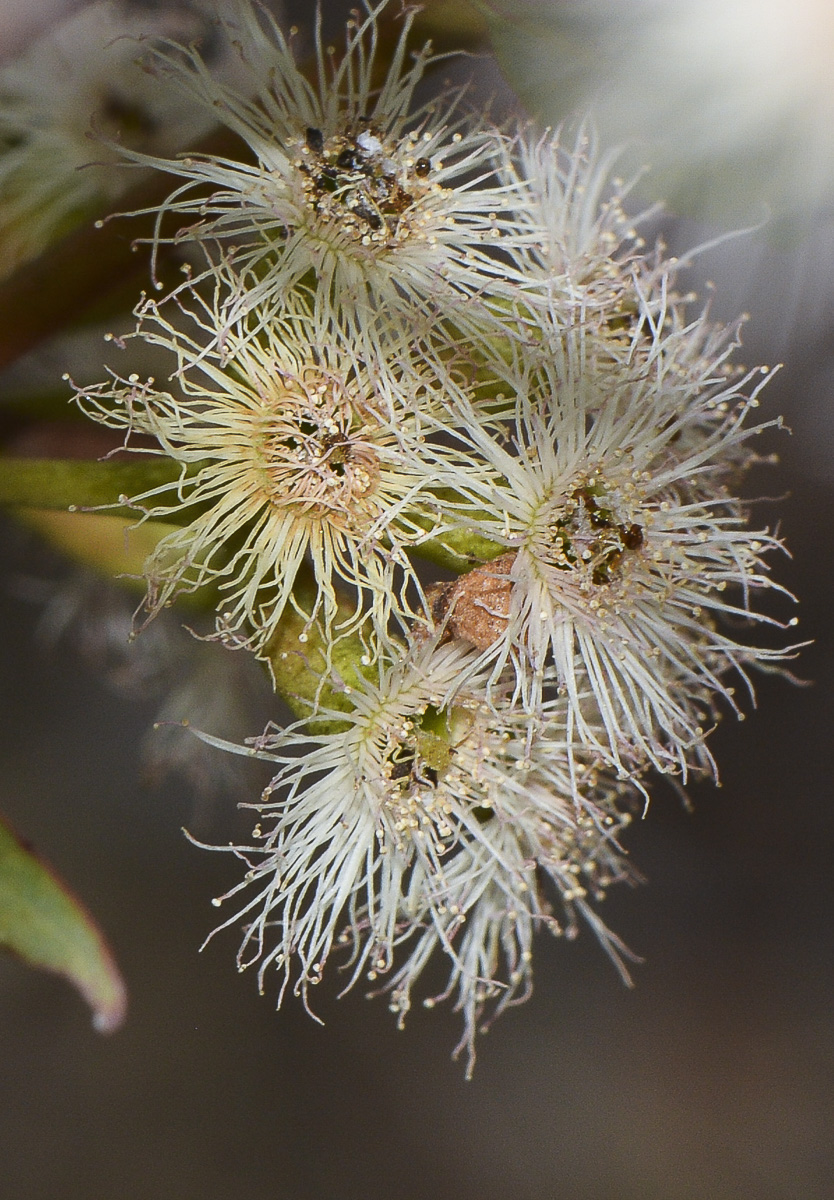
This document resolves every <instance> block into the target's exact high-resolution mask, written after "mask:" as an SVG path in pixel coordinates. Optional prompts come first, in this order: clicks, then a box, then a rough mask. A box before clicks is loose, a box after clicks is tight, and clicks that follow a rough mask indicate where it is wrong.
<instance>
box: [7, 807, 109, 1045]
mask: <svg viewBox="0 0 834 1200" xmlns="http://www.w3.org/2000/svg"><path fill="white" fill-rule="evenodd" d="M0 946H5V947H6V948H7V949H9V950H11V951H13V952H14V953H15V954H18V955H20V957H21V958H22V959H24V961H26V962H27V963H30V964H31V965H32V966H34V967H43V968H44V969H45V970H48V971H55V972H57V973H58V974H59V975H64V976H65V977H66V978H67V979H68V980H69V981H70V982H71V983H72V984H74V985H75V987H77V988H78V990H79V992H80V993H81V995H82V996H83V997H84V999H85V1000H86V1001H87V1003H88V1004H89V1005H90V1007H91V1008H92V1010H93V1025H94V1026H95V1028H96V1029H97V1030H99V1032H101V1033H112V1032H113V1031H114V1030H116V1029H118V1028H119V1026H120V1025H121V1024H122V1022H123V1021H124V1017H125V1010H126V1006H127V993H126V990H125V985H124V982H123V980H122V977H121V975H120V974H119V971H118V968H117V967H116V964H115V962H114V961H113V958H112V956H111V954H110V951H109V950H108V948H107V945H106V943H105V941H104V938H103V937H102V935H101V933H100V932H99V930H98V929H97V927H96V925H95V924H94V922H93V920H92V918H91V917H90V916H89V915H88V914H87V913H86V912H85V911H84V909H83V907H82V906H81V904H80V903H79V902H78V901H77V900H76V899H75V898H74V897H73V896H72V895H71V893H70V892H69V891H68V890H67V888H66V886H65V885H64V884H63V883H62V882H61V881H60V880H59V879H58V878H57V877H56V876H55V875H54V874H53V872H52V871H51V870H50V869H49V867H47V866H46V865H45V864H44V863H43V862H41V861H40V860H39V859H38V858H36V857H35V855H34V854H33V853H32V852H31V851H30V850H28V849H27V848H26V847H25V846H24V845H23V844H22V843H21V842H20V841H18V839H17V838H16V837H15V835H14V834H13V833H12V832H11V830H10V829H9V828H8V827H7V826H6V825H4V824H3V823H2V822H0Z"/></svg>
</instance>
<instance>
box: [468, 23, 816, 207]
mask: <svg viewBox="0 0 834 1200" xmlns="http://www.w3.org/2000/svg"><path fill="white" fill-rule="evenodd" d="M485 7H486V8H487V9H488V10H489V11H490V13H491V14H492V17H493V20H492V28H493V33H494V35H495V47H496V50H497V53H498V55H499V58H500V59H501V62H502V65H503V67H504V69H505V70H506V72H507V75H508V77H509V79H510V82H511V83H512V85H513V86H514V87H515V88H516V89H517V90H518V91H519V93H520V94H521V96H522V97H523V98H524V100H525V101H526V102H527V103H528V105H529V107H530V108H531V109H532V110H533V111H534V112H535V113H536V114H537V115H540V116H542V117H544V118H545V119H547V120H551V121H554V122H555V121H559V120H562V119H564V118H566V117H567V116H569V115H570V114H571V113H572V112H575V111H581V110H582V109H585V108H591V109H592V111H593V113H594V116H595V119H596V120H597V122H598V124H599V127H600V131H601V133H602V136H603V141H604V142H605V143H606V144H611V143H612V142H623V143H626V142H627V143H634V144H636V146H637V159H636V161H638V162H639V163H641V164H642V163H643V162H650V163H651V166H652V177H651V178H652V190H653V192H654V194H657V193H658V192H659V193H660V194H665V195H666V196H667V197H668V198H669V199H670V200H674V201H675V206H679V207H680V208H681V210H682V211H690V212H691V211H714V212H715V213H716V214H718V215H721V216H723V215H731V216H733V217H734V218H736V219H737V218H738V217H740V216H742V215H744V216H746V217H750V216H752V217H754V218H755V217H756V216H757V215H758V216H761V215H763V213H764V211H765V209H764V208H763V204H762V202H765V204H766V205H770V206H772V208H773V209H774V210H776V211H779V212H781V211H803V210H809V209H810V210H814V209H816V208H817V207H818V206H819V205H821V204H823V203H824V202H825V198H826V196H827V195H828V194H829V192H830V191H831V189H832V187H834V6H832V5H831V3H830V0H690V2H689V3H685V4H682V3H679V0H556V2H554V0H521V2H520V3H518V2H517V0H514V2H513V3H512V4H510V2H509V0H488V3H487V4H486V5H485Z"/></svg>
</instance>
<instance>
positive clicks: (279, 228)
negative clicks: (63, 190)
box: [128, 0, 517, 344]
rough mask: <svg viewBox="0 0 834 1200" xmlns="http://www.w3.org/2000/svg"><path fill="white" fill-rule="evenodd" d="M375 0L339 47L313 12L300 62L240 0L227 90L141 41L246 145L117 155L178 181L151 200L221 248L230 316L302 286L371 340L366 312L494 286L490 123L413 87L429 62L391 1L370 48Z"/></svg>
mask: <svg viewBox="0 0 834 1200" xmlns="http://www.w3.org/2000/svg"><path fill="white" fill-rule="evenodd" d="M390 7H391V6H390V5H389V2H388V0H382V3H377V4H372V3H370V2H369V0H365V3H364V4H363V9H364V11H363V12H362V13H361V14H360V13H358V12H357V13H355V14H354V16H353V18H352V19H351V20H350V21H349V22H348V28H347V42H346V46H345V48H344V51H343V52H342V53H337V51H336V50H335V48H333V47H330V46H325V45H323V43H322V32H321V19H320V16H321V15H320V14H319V17H318V19H317V27H316V35H315V45H314V52H313V56H312V59H311V61H310V62H309V63H304V62H303V61H302V62H299V53H300V51H299V49H298V48H297V47H296V45H295V41H296V32H295V31H291V32H290V34H289V35H285V34H284V32H283V31H282V30H281V28H280V27H279V26H278V25H277V24H276V23H275V22H274V20H273V19H272V18H271V17H270V16H269V15H268V14H267V13H266V12H264V11H262V10H260V9H257V10H256V9H255V8H254V7H253V6H251V5H250V4H249V3H248V2H246V0H242V3H240V4H239V5H237V6H236V7H235V10H234V15H233V17H232V19H231V21H230V28H229V38H230V40H231V41H232V42H233V43H234V44H235V45H237V46H238V48H239V53H240V56H241V59H242V63H243V65H244V68H245V69H248V72H249V76H250V78H248V79H247V86H246V87H244V88H242V89H241V88H233V87H230V86H227V85H225V84H224V83H223V82H222V81H220V80H218V79H217V78H216V77H215V76H214V75H213V74H212V72H211V71H210V69H209V68H208V67H207V65H206V64H205V62H204V61H203V59H202V58H201V56H200V52H199V51H198V50H197V49H194V48H192V49H189V50H183V49H182V48H181V47H178V46H175V45H174V46H172V47H171V48H170V49H169V50H164V49H163V50H159V51H156V52H155V60H156V64H157V69H158V70H159V72H160V75H161V76H162V77H163V78H164V79H165V80H166V83H168V84H169V85H170V84H174V85H178V86H179V87H180V88H181V89H182V91H183V94H184V95H185V96H187V98H188V102H189V103H195V102H196V103H198V104H202V105H204V107H205V109H206V111H207V112H209V113H211V115H212V117H213V118H214V119H215V120H219V121H222V122H223V123H224V124H225V125H227V126H228V128H229V129H231V130H232V131H233V132H234V133H236V134H237V135H238V136H239V137H240V138H241V139H242V141H243V142H244V143H245V144H246V146H247V147H248V148H249V150H250V151H251V158H252V160H253V161H250V158H249V156H248V155H247V156H246V157H245V160H244V161H237V160H232V159H228V158H218V157H213V156H203V155H189V156H188V157H180V158H177V159H171V158H162V157H155V156H149V155H146V154H140V153H129V154H128V156H129V157H130V158H131V159H132V160H133V161H134V162H136V163H140V164H146V165H152V166H154V167H157V168H159V169H160V170H163V171H167V172H170V173H172V174H174V175H178V176H180V177H181V178H182V179H184V180H185V182H184V183H183V184H182V185H181V186H180V187H178V188H177V189H176V190H175V191H174V192H173V193H172V195H171V196H170V198H169V199H168V201H167V202H166V204H165V205H164V206H163V209H162V212H163V214H165V213H175V214H176V215H177V216H178V217H179V218H193V222H192V223H191V224H190V225H187V226H186V227H185V228H184V229H182V230H181V232H180V234H179V235H178V240H187V241H192V240H193V241H196V242H198V243H199V244H200V245H201V246H202V247H203V248H204V249H205V251H206V253H207V255H208V258H209V260H210V262H211V264H212V265H211V267H210V268H209V270H212V269H213V268H214V267H215V266H216V264H217V262H218V259H219V258H220V257H223V256H225V257H226V259H227V261H230V262H231V263H232V265H233V267H234V272H235V274H236V281H235V279H232V281H231V288H230V294H229V298H228V303H227V309H228V314H229V319H230V320H233V321H234V320H236V319H238V318H239V317H240V316H241V315H244V314H245V313H246V312H248V311H249V310H250V309H251V308H252V307H253V306H260V307H261V308H262V309H263V310H264V311H265V312H266V313H267V314H270V313H273V312H277V311H278V310H280V309H284V308H286V306H287V305H288V304H292V302H293V295H294V292H295V290H296V289H297V288H298V286H299V285H300V284H302V283H303V284H305V285H309V286H310V287H311V288H312V289H313V290H314V292H315V303H316V304H317V305H318V306H319V307H320V309H321V310H322V311H323V312H325V313H326V314H327V315H328V317H332V316H333V315H334V314H337V315H338V322H337V323H336V324H337V325H338V327H340V328H344V329H345V330H346V336H347V338H348V340H352V339H355V338H357V337H358V338H359V339H360V340H364V341H365V342H366V344H367V343H368V342H370V343H372V344H375V340H376V336H377V333H376V331H375V328H374V325H375V316H376V314H377V313H378V312H379V311H381V310H382V311H385V312H386V313H388V314H390V313H392V312H396V313H398V314H400V316H401V317H403V318H404V319H406V320H408V321H411V322H413V321H415V320H420V321H422V322H424V321H425V317H424V316H422V315H421V314H422V312H423V310H424V309H425V308H426V306H428V307H429V308H430V309H431V312H432V314H433V316H432V320H437V319H438V318H450V317H454V320H455V321H456V322H457V323H458V324H460V323H464V324H468V323H469V322H470V321H471V320H472V319H473V318H474V317H475V316H477V315H479V314H480V316H481V318H482V319H483V316H484V314H485V313H486V312H487V308H486V306H485V305H483V304H481V303H480V302H479V300H478V297H479V296H480V294H481V293H482V292H483V290H484V289H485V288H491V289H495V290H497V291H501V289H502V288H504V287H505V286H506V285H505V277H506V274H507V270H508V266H507V263H506V261H504V262H503V264H502V261H501V260H500V259H499V258H498V257H497V256H496V253H495V251H494V248H495V247H498V248H502V247H504V246H506V245H508V244H512V243H513V241H514V240H515V238H516V236H517V231H516V226H515V222H514V218H513V217H512V215H511V213H510V212H509V206H510V204H511V201H512V197H513V193H514V190H515V185H514V184H512V183H509V182H503V181H502V180H501V179H499V178H498V176H497V174H496V165H497V159H496V153H497V150H498V148H499V146H500V140H501V139H500V135H499V134H498V133H497V131H495V130H494V129H492V128H491V127H490V126H489V124H488V123H485V122H484V120H483V118H482V117H481V118H480V119H479V120H477V121H476V120H475V119H474V118H468V117H466V116H465V115H463V113H462V111H461V109H462V99H463V98H462V94H461V93H460V92H458V93H456V94H449V92H448V89H447V92H446V93H445V94H444V95H443V97H442V98H439V99H437V100H434V101H428V102H422V101H420V100H417V99H415V92H416V90H417V89H418V87H419V85H420V83H421V81H422V80H423V77H424V75H425V73H426V71H427V69H428V68H429V67H430V66H432V65H433V64H434V63H435V62H437V61H438V59H436V58H434V57H433V56H432V54H431V49H430V47H429V46H428V45H427V46H425V47H424V48H423V50H422V51H420V52H418V53H415V54H413V55H412V54H410V53H409V51H408V49H407V40H408V36H409V30H410V27H411V24H412V22H413V18H414V15H415V13H414V11H411V12H409V11H404V12H403V14H402V27H401V31H400V33H399V36H398V40H397V41H396V44H395V46H394V48H393V50H392V51H391V53H390V56H388V54H387V52H386V56H385V57H383V52H382V49H381V46H380V42H381V41H382V40H383V30H382V22H386V23H388V22H390V20H392V18H391V17H390V16H389V14H388V13H386V11H385V10H386V9H389V8H390ZM386 32H387V24H386ZM380 71H382V72H384V74H383V77H382V78H381V79H380V77H379V75H380ZM250 93H251V99H250V98H248V97H249V94H250ZM207 189H208V195H206V190H207ZM220 245H222V246H223V247H224V249H223V252H222V254H220V253H219V251H218V246H220ZM230 246H233V250H232V249H230V248H229V247H230Z"/></svg>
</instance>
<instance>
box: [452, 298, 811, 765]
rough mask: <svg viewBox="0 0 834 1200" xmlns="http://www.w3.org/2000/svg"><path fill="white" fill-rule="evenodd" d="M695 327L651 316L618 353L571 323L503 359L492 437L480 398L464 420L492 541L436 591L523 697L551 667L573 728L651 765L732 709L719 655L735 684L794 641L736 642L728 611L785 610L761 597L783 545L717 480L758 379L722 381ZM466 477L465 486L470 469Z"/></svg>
mask: <svg viewBox="0 0 834 1200" xmlns="http://www.w3.org/2000/svg"><path fill="white" fill-rule="evenodd" d="M704 324H705V322H704V321H703V319H702V320H701V321H697V320H696V321H695V322H693V323H692V324H691V325H690V326H689V327H688V328H687V329H684V330H681V329H680V328H679V327H678V326H677V325H676V323H675V322H674V321H673V322H672V327H671V328H670V330H668V331H666V330H665V329H664V327H663V326H662V325H658V324H657V323H655V322H654V321H653V320H652V321H647V322H646V327H647V328H648V330H649V341H648V343H647V344H644V345H642V346H641V349H640V353H639V354H637V353H636V352H635V354H634V361H633V362H632V363H629V362H628V361H621V362H620V363H619V364H618V366H617V368H616V369H614V368H613V367H612V365H611V363H610V361H608V358H607V355H606V356H603V361H602V363H601V365H600V364H599V363H598V361H597V359H598V357H599V356H598V347H597V346H596V345H595V344H594V343H592V342H586V341H585V340H584V339H583V338H581V337H577V338H575V339H572V338H570V337H566V338H565V339H564V344H563V352H562V355H561V357H557V356H556V355H554V356H552V357H551V358H549V359H544V358H543V356H542V355H541V354H540V352H539V349H538V348H534V350H533V352H532V354H531V355H530V356H529V358H528V359H525V358H524V356H519V357H518V358H517V359H516V368H517V374H516V377H515V382H514V389H515V393H516V402H515V412H514V416H513V419H512V420H511V421H508V422H507V424H506V426H505V428H504V430H503V436H502V437H499V436H496V432H495V428H494V426H493V427H492V428H489V427H487V426H486V425H485V423H484V422H483V421H480V420H479V416H478V413H477V412H476V411H475V410H474V409H470V410H469V411H468V412H467V413H465V414H463V416H462V420H461V422H460V426H461V428H462V429H466V430H467V436H468V438H469V440H470V445H471V447H472V450H473V453H476V454H478V455H480V456H481V457H482V458H483V460H484V462H485V463H487V464H488V467H489V471H488V474H487V476H486V478H488V480H489V482H488V485H486V486H484V487H483V488H482V489H481V490H480V499H481V505H482V516H481V518H480V519H475V520H474V521H473V522H472V524H473V526H474V528H475V530H476V531H477V532H478V533H480V534H481V535H482V536H483V537H485V538H488V539H490V540H492V542H493V543H494V544H495V545H496V547H499V546H500V547H503V548H504V551H505V552H504V553H503V554H502V555H500V556H499V557H497V558H496V559H495V561H494V562H493V563H491V564H486V565H484V566H482V567H479V568H477V569H476V570H475V571H473V572H471V573H470V574H469V575H468V576H463V577H462V578H461V580H460V581H459V582H458V583H457V584H455V585H453V586H447V587H446V588H445V589H444V590H443V592H442V593H441V595H440V596H439V597H438V596H435V597H434V611H435V617H436V619H438V620H442V621H444V622H445V623H446V624H447V626H448V629H449V631H450V632H451V633H452V634H454V635H455V636H457V637H464V638H466V639H467V640H469V641H470V642H471V643H473V644H474V645H476V646H478V647H479V649H481V651H482V654H483V659H482V660H479V661H484V660H491V661H492V662H493V663H494V664H495V671H496V674H497V675H498V676H501V675H502V673H503V671H504V668H505V666H506V664H507V663H508V662H512V663H514V664H515V669H516V672H517V678H518V686H519V690H520V692H521V694H522V696H523V702H524V704H525V706H526V707H527V708H528V709H529V711H530V712H531V713H535V712H536V710H537V708H538V706H539V704H540V702H541V697H542V695H543V694H544V690H543V680H544V678H545V676H546V674H547V672H548V671H549V670H550V669H551V667H553V666H555V669H556V673H557V676H558V679H559V681H560V685H561V687H562V688H564V689H565V691H566V693H567V695H568V697H569V698H570V701H571V703H570V708H569V725H570V730H569V738H572V739H576V742H577V744H580V745H584V746H592V747H593V748H594V749H595V750H596V751H597V752H598V753H600V754H604V755H605V756H606V757H607V758H608V759H609V761H611V762H612V763H613V764H615V765H617V766H619V765H621V761H622V760H621V756H622V755H623V754H624V753H625V754H626V756H627V757H628V756H631V755H634V754H637V755H638V756H645V757H647V758H648V759H649V760H650V761H651V762H652V763H653V764H654V765H655V766H656V767H658V768H659V769H661V770H672V771H674V770H677V771H682V772H685V770H686V765H687V762H688V761H691V760H692V759H694V760H695V761H700V762H705V761H706V762H709V758H708V755H707V754H706V751H705V750H704V746H703V742H704V736H705V731H706V727H707V726H708V725H709V724H711V722H712V719H713V718H712V704H713V700H712V698H713V697H715V696H721V697H723V698H725V699H727V700H729V702H730V703H731V705H733V707H735V702H734V701H733V699H732V694H733V690H732V687H731V686H729V685H728V684H727V683H726V682H725V681H724V676H725V675H726V673H727V671H728V670H730V669H734V670H735V671H737V672H739V673H740V674H741V676H742V678H743V679H744V680H745V681H747V675H746V667H747V666H748V665H750V664H752V663H755V662H757V661H760V662H769V661H773V660H775V659H779V658H782V657H784V656H785V654H786V653H787V652H786V651H784V650H777V649H769V648H766V647H764V648H763V647H756V646H749V645H746V644H744V643H743V642H741V641H738V640H736V637H737V629H738V627H739V626H740V625H743V624H748V625H749V624H754V623H757V624H773V625H778V624H779V623H778V622H777V621H775V620H774V619H772V618H770V617H768V616H766V615H764V614H762V613H760V612H758V611H757V609H756V607H755V597H756V595H757V594H758V593H760V592H761V591H762V590H764V589H768V588H777V585H775V584H774V583H773V582H772V581H771V579H770V578H769V576H768V574H767V566H766V563H765V561H764V559H765V555H766V554H767V553H768V552H770V551H772V550H774V549H776V548H778V547H779V542H778V540H777V539H776V538H774V537H773V535H772V534H770V533H769V532H768V531H767V530H757V529H751V528H750V527H749V524H748V519H747V512H746V507H745V505H744V504H742V503H741V501H739V500H737V499H735V498H734V497H733V495H732V492H731V491H730V490H729V487H730V485H731V484H733V483H734V482H735V477H736V476H737V475H738V472H739V469H740V468H741V467H743V466H745V465H749V464H750V463H751V462H753V461H755V457H756V456H755V455H754V454H753V452H752V450H751V449H750V447H749V442H750V440H751V438H753V437H754V436H755V435H756V434H757V433H760V432H761V431H762V429H764V428H766V426H761V425H760V426H752V427H746V426H745V419H746V417H747V416H748V414H749V412H750V411H751V410H752V409H754V408H755V407H756V406H757V405H758V394H759V391H760V389H761V387H762V386H763V383H764V382H765V377H764V375H762V374H760V373H759V372H758V371H752V372H750V373H749V374H748V375H746V376H745V377H744V378H743V379H741V380H739V379H737V378H736V379H733V378H732V377H730V378H728V377H727V374H726V372H725V371H724V370H723V359H724V358H725V357H726V353H727V352H728V351H727V349H726V348H725V350H724V352H723V353H722V354H720V355H718V358H717V360H716V359H712V360H711V359H710V358H709V356H708V355H707V354H706V348H708V347H710V346H714V339H713V338H712V337H711V335H710V334H708V333H706V332H705V330H704V328H703V326H704ZM642 339H643V342H644V343H645V342H646V334H643V335H642ZM679 357H680V358H681V359H682V362H683V366H682V367H681V368H680V369H678V368H677V362H678V358H679ZM748 387H749V388H750V390H749V393H748V392H746V388H748ZM458 403H460V396H459V397H458ZM466 486H467V489H468V492H469V494H470V495H472V496H477V494H478V481H477V479H476V477H475V476H474V475H472V476H470V478H469V480H468V482H467V484H466ZM777 590H778V588H777ZM438 600H439V601H440V603H439V605H438ZM728 623H731V624H732V625H734V626H735V627H736V630H735V631H734V632H735V633H736V636H731V635H730V633H729V632H728V631H726V632H725V628H726V626H727V625H728ZM791 623H795V622H791ZM722 627H723V628H722ZM587 690H590V692H591V694H592V695H593V697H594V701H595V704H594V705H593V706H592V707H591V708H590V709H589V706H588V704H587V702H585V701H581V702H580V696H582V695H583V694H584V693H585V692H586V691H587ZM589 713H590V714H591V718H592V720H591V724H589V723H588V716H589ZM600 728H602V729H603V730H604V736H603V738H602V739H600V737H599V729H600ZM595 730H596V731H595Z"/></svg>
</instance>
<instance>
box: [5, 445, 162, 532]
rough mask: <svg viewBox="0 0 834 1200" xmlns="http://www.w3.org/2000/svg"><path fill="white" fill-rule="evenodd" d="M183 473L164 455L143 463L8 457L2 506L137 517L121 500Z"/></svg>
mask: <svg viewBox="0 0 834 1200" xmlns="http://www.w3.org/2000/svg"><path fill="white" fill-rule="evenodd" d="M180 470H181V468H180V466H179V464H178V463H176V462H174V461H173V460H172V459H170V458H165V457H162V456H160V457H159V458H156V457H154V458H152V459H151V458H146V459H145V460H144V461H142V462H124V461H111V462H98V461H93V460H89V459H56V458H3V459H2V460H0V504H14V505H28V506H29V507H33V508H58V509H64V510H69V511H74V510H76V509H83V508H102V507H105V506H106V507H107V509H108V512H110V513H111V514H112V515H118V516H133V517H135V516H137V510H136V508H135V507H134V508H131V507H129V506H128V505H125V504H123V503H121V501H122V498H123V497H127V496H136V495H141V493H142V492H146V491H148V490H149V489H151V488H154V487H160V486H162V485H163V484H166V483H171V482H173V481H175V480H176V479H178V478H179V475H180Z"/></svg>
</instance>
